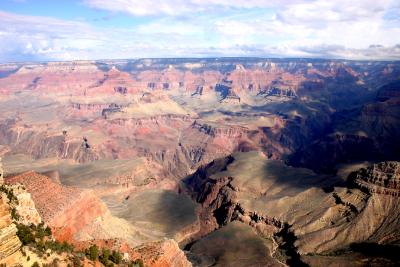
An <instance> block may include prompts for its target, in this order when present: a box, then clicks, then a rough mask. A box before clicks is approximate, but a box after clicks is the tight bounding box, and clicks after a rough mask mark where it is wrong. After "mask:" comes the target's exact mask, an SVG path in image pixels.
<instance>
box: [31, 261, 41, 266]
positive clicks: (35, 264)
mask: <svg viewBox="0 0 400 267" xmlns="http://www.w3.org/2000/svg"><path fill="white" fill-rule="evenodd" d="M32 267H40V265H39V263H37V261H35V262H34V263H33V264H32Z"/></svg>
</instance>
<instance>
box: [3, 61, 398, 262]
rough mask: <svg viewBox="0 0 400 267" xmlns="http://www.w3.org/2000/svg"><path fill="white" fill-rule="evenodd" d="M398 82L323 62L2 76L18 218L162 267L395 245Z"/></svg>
mask: <svg viewBox="0 0 400 267" xmlns="http://www.w3.org/2000/svg"><path fill="white" fill-rule="evenodd" d="M399 74H400V64H399V63H398V62H379V61H374V62H367V61H360V62H358V61H345V60H311V59H256V58H254V59H250V58H216V59H212V58H210V59H140V60H118V61H113V60H109V61H77V62H52V63H37V64H35V63H29V64H27V63H16V64H4V65H0V156H1V157H2V158H3V161H4V165H5V171H6V175H7V177H6V181H7V183H8V184H10V185H11V186H13V187H15V188H16V192H19V195H18V197H19V200H20V202H21V203H22V208H21V209H20V212H21V214H24V216H22V217H21V218H22V219H26V221H29V220H31V221H34V222H35V223H38V222H39V221H40V220H39V219H40V218H41V219H42V220H43V221H44V222H45V223H47V224H48V225H49V226H50V227H51V228H52V229H53V230H54V236H55V237H56V238H57V239H59V240H68V241H70V242H75V244H80V243H79V242H82V243H85V242H99V243H103V244H127V246H129V248H130V250H129V249H128V250H127V251H131V252H132V253H133V251H135V249H136V248H138V250H137V251H136V252H137V253H138V254H137V255H143V259H144V260H145V262H146V263H148V264H149V265H151V262H153V263H152V264H154V265H155V266H187V264H188V262H187V259H189V260H190V262H191V263H193V265H196V264H200V265H201V264H203V265H204V266H209V265H212V264H215V265H217V266H218V265H220V266H234V265H235V264H238V265H241V266H242V265H246V264H249V265H251V264H255V263H257V262H259V263H262V264H263V265H268V264H270V265H277V266H279V265H281V264H289V265H294V266H299V264H301V262H302V260H303V259H305V260H308V261H309V262H320V261H322V259H321V258H315V257H314V256H313V254H314V253H319V254H323V253H331V252H332V251H335V253H336V251H337V250H340V249H343V248H348V247H349V246H351V244H352V243H353V242H364V241H368V242H376V243H379V244H389V243H390V244H391V243H393V244H398V242H399V238H398V236H399V235H398V228H399V226H398V223H397V222H398V216H399V215H398V214H399V212H398V207H397V204H396V203H397V202H398V201H397V200H398V199H397V198H398V192H397V190H398V188H397V187H398V181H397V180H398V179H397V178H396V177H397V176H396V175H397V174H396V173H397V171H396V170H397V169H396V168H397V167H396V166H397V165H396V164H397V163H396V162H398V161H399V160H400V158H399V153H398V151H399V150H400V142H399V140H400V138H399V137H400V128H399V125H400V121H399V120H400V118H399V116H398V115H397V114H399V112H400V111H399V107H400V105H399V103H400V98H399V94H398V92H399V86H398V84H399ZM379 162H380V163H379ZM372 164H375V165H372ZM371 166H372V167H371ZM360 168H364V170H359V169H360ZM353 171H357V173H356V174H354V173H352V172H353ZM350 173H352V174H351V175H350V176H348V174H350ZM3 176H4V175H1V177H0V180H1V179H2V178H3ZM21 186H23V187H25V189H22V188H21V190H20V191H18V188H19V187H21ZM24 190H25V191H24ZM30 199H31V200H33V202H32V201H31V200H30ZM34 209H37V213H38V214H39V216H37V214H36V213H35V212H34ZM229 235H234V237H231V236H229ZM241 237H243V238H245V240H247V241H246V242H247V243H252V242H253V241H254V242H255V243H254V244H256V245H254V246H253V245H251V246H246V247H243V246H237V245H235V244H236V242H237V240H238V239H240V238H241ZM173 240H174V241H173ZM106 241H107V242H110V243H107V242H106ZM176 242H177V243H179V246H180V247H181V249H185V253H186V254H187V258H186V257H184V255H183V252H182V250H180V249H179V248H178V246H177V244H176ZM220 242H225V243H226V244H229V246H228V245H227V246H228V247H227V248H221V249H219V250H218V251H212V249H210V244H220ZM106 246H108V247H109V248H112V249H114V248H118V246H115V247H112V246H111V245H106ZM211 247H212V246H211ZM139 248H140V249H139ZM157 249H160V250H161V251H164V252H163V253H161V254H160V255H159V256H160V257H159V258H157V257H158V256H157V255H158V254H157V253H153V252H154V251H155V250H157ZM238 249H239V250H240V249H245V251H247V253H249V258H248V259H246V260H243V257H242V256H241V255H243V254H241V253H233V254H232V253H231V252H232V251H234V250H238ZM139 250H140V251H139ZM152 251H153V252H152ZM351 253H353V252H351ZM250 254H251V255H250ZM267 254H268V255H267ZM305 254H309V255H308V256H309V258H307V257H306V256H305ZM352 255H353V254H352ZM138 257H139V256H138ZM310 257H311V258H310ZM313 257H314V258H313ZM355 258H357V259H359V258H363V255H360V254H357V255H356V257H355ZM147 259H148V260H147ZM324 259H325V258H324ZM329 260H331V259H329ZM157 264H158V265H157ZM207 264H208V265H207Z"/></svg>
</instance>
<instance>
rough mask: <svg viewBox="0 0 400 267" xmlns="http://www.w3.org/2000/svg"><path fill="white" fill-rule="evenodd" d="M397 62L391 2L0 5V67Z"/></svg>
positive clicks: (12, 0)
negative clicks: (227, 59) (225, 59)
mask: <svg viewBox="0 0 400 267" xmlns="http://www.w3.org/2000/svg"><path fill="white" fill-rule="evenodd" d="M214 56H259V57H318V58H348V59H400V1H398V0H352V1H349V0H336V1H328V0H280V1H279V0H236V1H234V0H57V1H56V0H0V62H10V61H46V60H78V59H81V60H83V59H113V58H116V59H117V58H143V57H214Z"/></svg>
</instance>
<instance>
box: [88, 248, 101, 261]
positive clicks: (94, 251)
mask: <svg viewBox="0 0 400 267" xmlns="http://www.w3.org/2000/svg"><path fill="white" fill-rule="evenodd" d="M88 256H89V259H90V260H92V261H95V260H97V258H98V257H99V249H98V248H97V246H96V245H92V246H91V247H90V248H89V253H88Z"/></svg>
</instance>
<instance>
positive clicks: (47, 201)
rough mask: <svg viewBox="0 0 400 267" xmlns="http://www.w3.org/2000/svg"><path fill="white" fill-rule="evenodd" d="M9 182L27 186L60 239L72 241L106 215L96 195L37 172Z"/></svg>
mask: <svg viewBox="0 0 400 267" xmlns="http://www.w3.org/2000/svg"><path fill="white" fill-rule="evenodd" d="M7 183H8V184H16V183H19V184H22V185H23V186H25V188H26V190H27V191H28V192H29V193H30V194H31V195H32V199H33V201H34V202H35V206H36V208H37V210H38V212H39V214H40V215H41V217H42V219H43V221H44V222H45V223H47V224H48V225H49V226H50V227H51V228H52V229H53V230H54V235H55V237H56V238H58V239H61V240H70V241H71V240H73V237H74V235H75V234H77V233H78V232H79V231H80V230H81V229H82V228H84V227H85V226H86V225H88V224H90V223H92V222H93V221H94V220H96V219H97V218H99V217H101V216H102V215H104V214H105V213H106V212H107V207H106V206H105V205H104V204H103V203H102V202H101V201H100V200H99V199H98V198H97V197H96V196H95V195H94V194H93V192H90V191H86V190H81V189H78V188H74V187H65V186H62V185H60V184H58V183H55V182H53V181H52V180H51V179H50V178H48V177H46V176H44V175H40V174H37V173H34V172H28V173H24V174H21V175H17V176H13V177H10V178H9V179H7Z"/></svg>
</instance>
